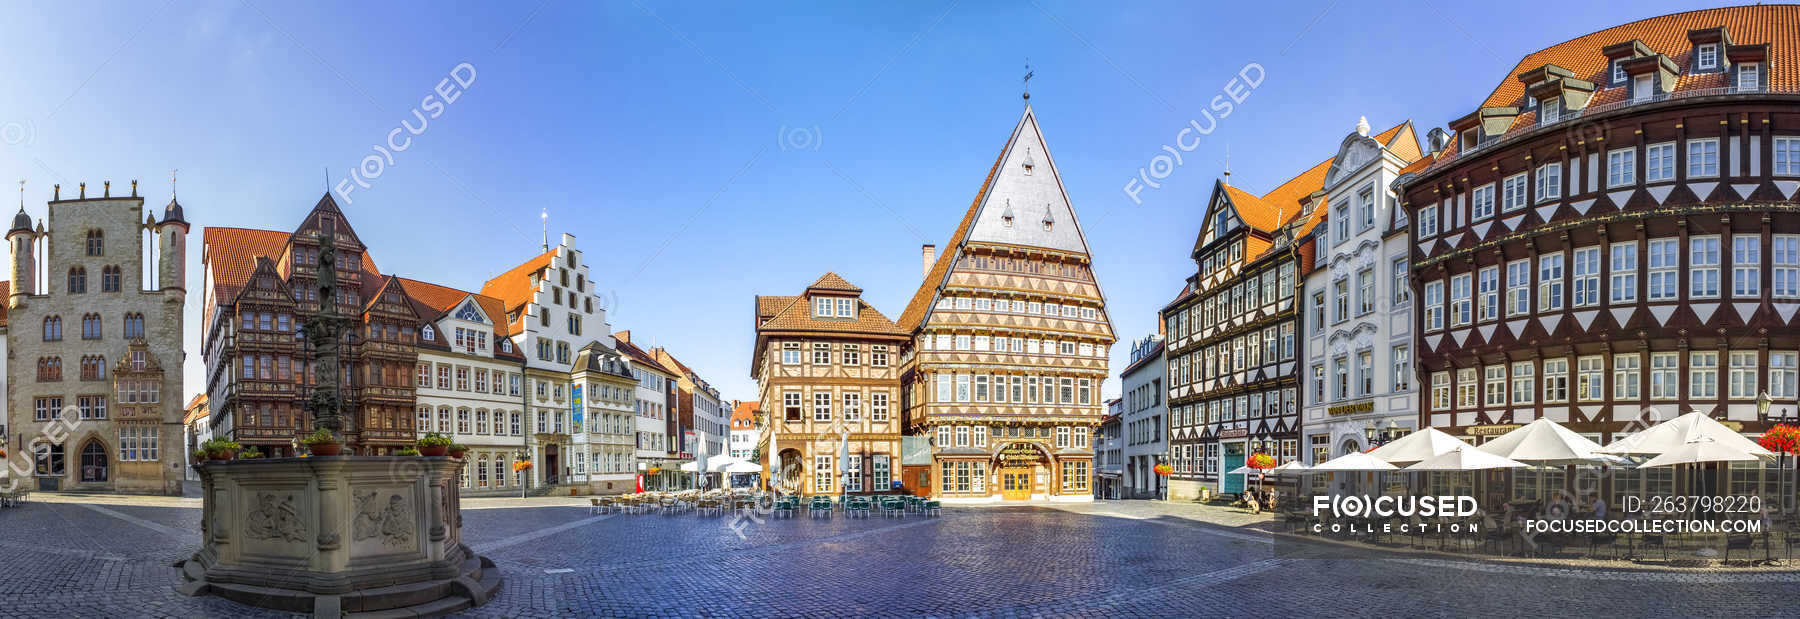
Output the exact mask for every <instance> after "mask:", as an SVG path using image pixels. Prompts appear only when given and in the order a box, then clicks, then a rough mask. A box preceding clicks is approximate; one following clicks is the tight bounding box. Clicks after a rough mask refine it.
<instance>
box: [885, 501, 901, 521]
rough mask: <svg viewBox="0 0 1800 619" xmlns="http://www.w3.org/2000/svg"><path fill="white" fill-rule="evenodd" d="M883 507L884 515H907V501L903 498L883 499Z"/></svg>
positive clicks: (890, 516)
mask: <svg viewBox="0 0 1800 619" xmlns="http://www.w3.org/2000/svg"><path fill="white" fill-rule="evenodd" d="M881 509H882V515H884V516H887V517H889V518H892V517H894V516H899V517H901V518H905V517H906V501H904V500H901V499H883V500H882V501H881Z"/></svg>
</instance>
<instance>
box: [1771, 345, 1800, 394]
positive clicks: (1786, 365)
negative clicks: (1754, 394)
mask: <svg viewBox="0 0 1800 619" xmlns="http://www.w3.org/2000/svg"><path fill="white" fill-rule="evenodd" d="M1797 368H1800V352H1795V351H1791V350H1786V351H1783V350H1773V351H1769V397H1771V398H1774V399H1775V400H1776V401H1787V400H1792V399H1794V397H1795V395H1796V394H1800V391H1796V390H1795V387H1796V384H1795V379H1796V377H1800V373H1796V369H1797Z"/></svg>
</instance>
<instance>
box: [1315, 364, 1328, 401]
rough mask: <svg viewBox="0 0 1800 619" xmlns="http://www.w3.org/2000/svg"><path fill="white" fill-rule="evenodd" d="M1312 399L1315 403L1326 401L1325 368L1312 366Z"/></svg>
mask: <svg viewBox="0 0 1800 619" xmlns="http://www.w3.org/2000/svg"><path fill="white" fill-rule="evenodd" d="M1312 399H1313V401H1314V402H1324V401H1325V366H1324V365H1314V366H1312Z"/></svg>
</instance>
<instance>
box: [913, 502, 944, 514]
mask: <svg viewBox="0 0 1800 619" xmlns="http://www.w3.org/2000/svg"><path fill="white" fill-rule="evenodd" d="M919 509H920V511H922V512H925V513H927V514H931V515H933V516H942V515H944V505H943V504H942V503H939V502H937V501H925V502H924V504H923V505H922V506H921V507H920V508H919Z"/></svg>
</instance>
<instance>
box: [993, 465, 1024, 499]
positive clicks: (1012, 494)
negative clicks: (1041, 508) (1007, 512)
mask: <svg viewBox="0 0 1800 619" xmlns="http://www.w3.org/2000/svg"><path fill="white" fill-rule="evenodd" d="M1000 498H1001V499H1004V500H1007V501H1029V500H1031V469H1001V470H1000Z"/></svg>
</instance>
